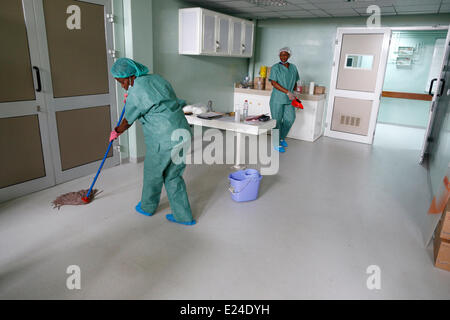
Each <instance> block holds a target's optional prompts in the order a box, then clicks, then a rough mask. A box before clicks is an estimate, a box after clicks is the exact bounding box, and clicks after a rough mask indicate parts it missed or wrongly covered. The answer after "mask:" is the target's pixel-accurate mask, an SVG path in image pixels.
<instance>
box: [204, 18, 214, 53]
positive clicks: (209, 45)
mask: <svg viewBox="0 0 450 320" xmlns="http://www.w3.org/2000/svg"><path fill="white" fill-rule="evenodd" d="M215 41H216V17H215V16H214V15H210V14H204V15H203V52H204V53H214V52H215V47H216V44H215Z"/></svg>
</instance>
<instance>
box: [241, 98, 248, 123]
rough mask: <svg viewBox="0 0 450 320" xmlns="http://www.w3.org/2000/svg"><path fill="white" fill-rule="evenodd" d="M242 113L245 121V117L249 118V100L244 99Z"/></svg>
mask: <svg viewBox="0 0 450 320" xmlns="http://www.w3.org/2000/svg"><path fill="white" fill-rule="evenodd" d="M242 115H243V117H244V121H245V119H247V118H248V101H247V100H245V101H244V107H243V110H242Z"/></svg>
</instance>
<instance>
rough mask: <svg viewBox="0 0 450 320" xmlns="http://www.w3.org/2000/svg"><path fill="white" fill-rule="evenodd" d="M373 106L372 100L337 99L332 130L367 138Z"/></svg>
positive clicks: (335, 100)
mask: <svg viewBox="0 0 450 320" xmlns="http://www.w3.org/2000/svg"><path fill="white" fill-rule="evenodd" d="M372 104H373V101H371V100H363V99H351V98H342V97H336V98H335V99H334V108H333V118H332V121H331V130H334V131H340V132H347V133H353V134H358V135H363V136H367V135H368V133H369V132H368V131H369V119H370V114H371V112H372Z"/></svg>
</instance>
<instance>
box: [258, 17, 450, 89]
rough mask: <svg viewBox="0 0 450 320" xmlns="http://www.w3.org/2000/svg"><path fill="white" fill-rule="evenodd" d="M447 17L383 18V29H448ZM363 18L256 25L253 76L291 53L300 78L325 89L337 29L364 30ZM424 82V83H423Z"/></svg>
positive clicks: (328, 83) (280, 20)
mask: <svg viewBox="0 0 450 320" xmlns="http://www.w3.org/2000/svg"><path fill="white" fill-rule="evenodd" d="M449 21H450V14H439V15H437V14H434V15H405V16H382V17H381V24H382V26H390V27H393V26H396V27H400V26H421V25H425V26H431V25H436V24H444V25H448V24H449ZM365 25H366V18H364V17H349V18H314V19H268V20H261V21H258V26H257V28H256V46H255V73H258V72H259V68H260V66H261V65H268V66H271V65H273V64H274V63H276V62H277V61H278V60H279V58H278V50H279V49H280V48H282V47H284V46H289V47H291V49H292V57H291V61H292V63H294V64H296V65H297V67H298V69H299V73H300V78H301V79H302V80H304V81H306V82H307V83H309V82H310V81H314V82H316V83H317V84H319V85H324V86H326V87H327V92H328V90H329V87H330V82H331V67H332V63H333V53H334V47H335V45H334V41H335V37H336V29H337V28H338V27H365ZM425 81H426V80H425Z"/></svg>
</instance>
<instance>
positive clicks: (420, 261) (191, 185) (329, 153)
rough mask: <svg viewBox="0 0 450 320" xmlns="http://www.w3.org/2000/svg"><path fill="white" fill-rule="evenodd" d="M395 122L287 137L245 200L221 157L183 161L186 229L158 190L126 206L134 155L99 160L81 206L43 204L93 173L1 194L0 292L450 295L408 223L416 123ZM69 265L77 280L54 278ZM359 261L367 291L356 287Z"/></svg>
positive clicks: (418, 184)
mask: <svg viewBox="0 0 450 320" xmlns="http://www.w3.org/2000/svg"><path fill="white" fill-rule="evenodd" d="M395 130H400V131H395V132H394V131H392V128H391V127H389V126H384V127H381V128H378V130H377V136H376V140H375V143H374V145H373V146H367V145H363V144H358V143H351V142H346V141H339V140H333V139H329V138H323V137H322V138H320V139H319V140H318V141H317V142H316V143H309V142H302V141H297V140H289V141H288V142H289V148H288V152H287V153H286V154H283V155H282V156H281V168H280V172H279V174H278V175H276V176H266V177H264V178H263V180H262V185H261V190H260V197H259V199H258V200H257V201H254V202H249V203H235V202H233V201H232V200H231V199H230V195H229V193H228V192H227V187H228V182H227V176H228V174H229V172H230V168H229V166H227V165H222V166H217V165H216V166H207V165H192V166H189V167H188V168H187V170H186V174H185V178H186V183H187V185H188V191H189V196H190V200H191V205H192V208H193V211H194V215H195V218H196V219H197V220H198V224H197V225H196V226H194V227H185V226H180V225H176V224H173V223H169V222H167V221H166V219H165V217H164V216H165V214H166V213H168V212H169V210H170V209H169V206H168V202H167V197H166V196H165V194H163V198H162V202H161V207H160V210H159V211H158V212H157V214H156V215H155V216H153V217H145V216H142V215H140V214H137V213H135V211H134V205H135V204H136V203H137V202H138V201H139V197H140V190H141V186H142V164H139V165H135V164H127V165H122V166H119V167H115V168H111V169H107V170H104V172H103V173H102V175H101V177H100V180H99V182H98V186H99V187H100V188H101V189H103V190H104V192H103V193H102V194H101V195H100V196H99V198H98V199H97V200H95V201H94V202H92V203H91V204H89V205H87V206H83V207H63V208H62V209H61V210H60V211H57V210H53V209H51V207H50V202H51V201H52V200H53V199H55V198H56V196H57V195H59V194H62V193H65V192H69V191H76V190H79V189H82V188H86V187H87V186H88V185H89V184H90V182H91V178H92V177H85V178H81V179H78V180H75V181H71V182H68V183H65V184H62V185H58V186H56V187H54V188H51V189H47V190H44V191H41V192H38V193H34V194H31V195H28V196H25V197H22V198H19V199H16V200H12V201H9V202H6V203H3V204H0V298H2V299H5V298H12V299H20V298H24V299H28V298H38V299H48V298H57V299H79V298H82V299H84V298H93V299H109V298H120V299H303V298H312V299H319V298H330V299H339V298H343V299H350V298H351V299H398V298H400V299H418V298H425V299H431V298H437V299H449V298H450V272H446V271H443V270H439V269H436V268H434V267H433V263H432V256H431V249H430V248H425V246H424V241H423V235H422V232H421V227H420V225H421V219H422V218H423V216H424V215H425V212H426V209H427V207H428V205H429V203H430V199H431V195H430V192H429V186H428V177H427V171H426V169H425V168H423V167H422V166H420V165H418V164H417V159H418V154H419V152H418V148H419V147H420V144H421V142H422V141H421V136H420V134H421V133H420V132H417V134H416V139H413V138H412V137H413V136H414V134H412V133H411V132H408V129H405V130H406V131H402V130H401V128H395ZM419 131H420V130H419ZM402 132H403V135H402V134H401V133H402ZM422 136H423V133H422ZM69 265H78V266H79V267H80V269H81V289H80V290H68V289H67V287H66V279H67V277H68V276H69V275H68V274H67V273H66V269H67V267H68V266H69ZM370 265H377V266H379V267H380V270H381V289H380V290H369V289H368V288H367V286H366V281H367V278H368V277H369V275H368V274H367V273H366V269H367V267H368V266H370Z"/></svg>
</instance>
